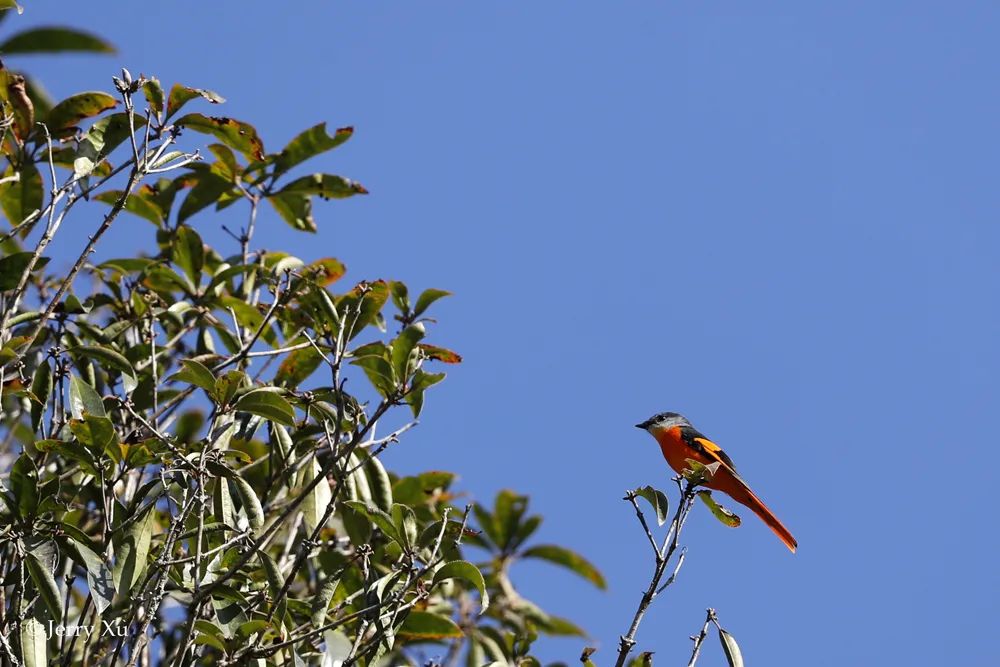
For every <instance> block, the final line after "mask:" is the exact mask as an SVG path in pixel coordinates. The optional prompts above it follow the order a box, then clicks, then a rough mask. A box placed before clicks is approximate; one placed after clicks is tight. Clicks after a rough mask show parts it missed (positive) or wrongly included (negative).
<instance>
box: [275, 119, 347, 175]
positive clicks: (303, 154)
mask: <svg viewBox="0 0 1000 667" xmlns="http://www.w3.org/2000/svg"><path fill="white" fill-rule="evenodd" d="M352 134H354V128H353V127H340V128H337V130H336V131H335V132H334V133H333V135H329V134H327V133H326V123H320V124H319V125H315V126H313V127H311V128H309V129H308V130H306V131H305V132H303V133H301V134H300V135H299V136H297V137H295V138H294V139H292V140H291V141H290V142H288V145H287V146H285V147H284V148H283V149H282V151H281V152H280V153H278V157H277V158H276V159H275V161H274V173H275V174H283V173H285V172H286V171H288V170H289V169H291V168H292V167H294V166H295V165H297V164H299V163H301V162H305V161H306V160H308V159H309V158H311V157H315V156H317V155H319V154H320V153H325V152H326V151H328V150H331V149H333V148H336V147H337V146H339V145H340V144H342V143H344V142H345V141H347V140H348V139H350V138H351V135H352Z"/></svg>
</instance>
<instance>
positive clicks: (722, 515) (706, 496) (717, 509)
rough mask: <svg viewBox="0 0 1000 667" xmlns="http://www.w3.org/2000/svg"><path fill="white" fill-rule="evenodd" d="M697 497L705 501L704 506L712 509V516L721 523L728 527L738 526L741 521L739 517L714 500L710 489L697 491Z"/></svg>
mask: <svg viewBox="0 0 1000 667" xmlns="http://www.w3.org/2000/svg"><path fill="white" fill-rule="evenodd" d="M698 497H699V498H701V501H702V502H703V503H705V506H706V507H708V509H709V510H711V511H712V516H714V517H715V518H716V519H718V520H719V521H720V522H721V523H722V524H723V525H725V526H729V527H730V528H738V527H739V525H740V524H741V523H742V520H741V519H740V517H738V516H737V515H736V514H734V513H733V512H732V511H730V510H728V509H726V508H725V507H723V506H722V505H720V504H719V503H717V502H715V498H713V497H712V492H711V491H704V490H702V491H699V492H698Z"/></svg>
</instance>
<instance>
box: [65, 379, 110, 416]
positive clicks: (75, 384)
mask: <svg viewBox="0 0 1000 667" xmlns="http://www.w3.org/2000/svg"><path fill="white" fill-rule="evenodd" d="M69 407H70V413H71V414H72V415H73V418H74V419H83V416H84V413H88V414H92V415H95V416H97V417H106V416H107V412H105V411H104V402H103V401H102V400H101V395H100V394H98V393H97V391H96V390H95V389H94V388H93V387H91V386H90V385H89V384H87V383H86V382H84V381H83V380H81V379H80V378H79V376H77V375H76V374H71V375H70V378H69Z"/></svg>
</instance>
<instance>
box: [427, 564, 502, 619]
mask: <svg viewBox="0 0 1000 667" xmlns="http://www.w3.org/2000/svg"><path fill="white" fill-rule="evenodd" d="M445 579H463V580H465V581H467V582H469V583H470V584H472V585H473V586H475V588H476V590H477V591H479V597H480V599H481V600H482V603H481V605H480V609H479V614H480V615H482V614H483V612H485V611H486V609H487V608H488V607H489V606H490V594H489V593H488V592H487V591H486V580H485V579H483V573H482V572H480V571H479V568H477V567H476V566H475V565H473V564H472V563H470V562H469V561H465V560H453V561H451V562H450V563H446V564H444V565H443V566H441V569H439V570H438V571H437V572H435V573H434V583H435V584H437V583H439V582H441V581H444V580H445Z"/></svg>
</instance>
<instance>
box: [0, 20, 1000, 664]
mask: <svg viewBox="0 0 1000 667" xmlns="http://www.w3.org/2000/svg"><path fill="white" fill-rule="evenodd" d="M221 6H222V5H220V7H221ZM206 7H207V5H206V4H204V3H192V2H178V3H152V4H147V5H144V6H143V8H142V9H141V11H140V10H137V9H131V10H128V11H127V10H126V9H125V6H124V5H122V4H121V3H112V2H91V3H87V10H86V11H80V12H74V13H73V15H72V16H70V17H67V16H66V12H65V11H64V9H63V8H62V7H61V5H60V4H58V3H47V4H46V3H38V4H37V5H31V4H29V6H28V7H27V9H26V11H25V13H24V15H23V16H22V17H20V18H11V19H8V21H7V22H6V23H5V24H4V25H3V26H2V30H3V31H8V32H9V31H10V30H12V29H14V28H19V27H24V26H28V25H36V24H51V23H72V24H73V25H76V26H81V27H88V28H90V29H92V30H94V31H96V32H99V33H101V34H103V35H105V36H107V37H108V38H109V39H111V40H112V41H113V42H114V43H116V44H117V45H118V46H119V48H120V54H119V55H117V56H113V57H75V58H73V59H51V58H43V57H34V58H30V59H29V58H21V59H19V60H18V61H17V62H16V63H14V64H16V65H18V66H24V67H26V68H28V69H31V70H32V71H34V72H36V73H38V74H40V75H41V78H42V79H43V80H44V81H45V82H46V83H47V84H48V86H49V87H50V88H51V89H52V92H53V93H54V94H55V95H57V96H59V95H67V94H70V93H73V92H78V91H80V90H87V89H95V88H96V89H109V88H110V77H111V75H112V74H114V73H116V71H117V68H118V67H120V66H122V65H125V66H127V67H129V68H130V69H131V70H132V72H133V73H138V72H144V73H146V74H153V75H156V76H157V77H159V78H160V79H161V80H162V81H164V83H165V84H167V85H169V84H170V83H172V82H175V81H179V82H182V83H185V84H187V85H191V86H198V87H206V88H212V89H214V90H217V91H218V92H220V93H221V94H222V95H224V96H225V97H227V98H228V100H229V101H228V103H227V105H226V107H225V108H224V113H226V114H227V115H232V116H234V117H237V118H240V119H244V120H247V121H249V122H251V123H253V124H255V125H256V126H257V128H258V129H259V130H260V131H261V134H262V135H263V137H264V140H265V144H266V145H267V147H268V148H271V149H276V148H278V147H280V146H282V145H283V144H284V142H285V141H287V140H288V139H289V138H290V137H291V136H292V135H293V134H294V133H295V132H297V131H298V130H299V129H302V128H305V127H307V126H310V125H313V124H314V123H316V122H319V121H322V120H327V121H329V122H330V123H331V125H332V126H339V125H354V126H355V127H356V130H357V132H356V134H355V136H354V138H353V139H352V140H351V141H350V142H349V143H348V144H346V145H345V146H343V147H342V148H340V149H338V150H337V151H335V152H333V153H331V154H329V155H327V156H325V157H324V158H322V159H321V160H318V161H317V162H316V163H315V164H311V166H312V167H314V168H315V169H317V170H323V171H332V172H334V173H342V174H344V175H347V176H350V177H353V178H356V179H358V180H360V181H361V182H362V183H364V184H365V185H366V186H367V187H368V188H369V189H370V190H371V192H372V194H371V196H369V197H366V198H355V199H354V200H350V201H345V202H334V203H331V204H328V205H325V206H324V207H322V208H321V209H320V211H319V212H318V215H317V219H318V222H319V225H320V233H319V234H318V235H317V236H315V237H306V236H304V235H299V234H293V233H291V232H289V231H287V228H286V227H285V226H284V224H283V223H281V222H280V221H279V220H277V219H276V218H275V217H273V216H269V217H266V218H265V219H263V220H262V222H261V226H260V229H259V231H258V234H259V237H258V239H259V240H260V242H261V243H262V244H263V245H265V246H268V247H272V248H281V249H286V250H289V251H291V252H294V253H296V254H298V255H299V256H301V257H303V258H304V259H315V258H318V257H322V256H331V255H332V256H336V257H339V258H341V259H342V260H344V261H345V262H346V263H347V265H348V267H349V269H350V272H349V274H348V278H350V279H355V280H359V279H362V278H375V277H387V278H395V279H402V280H405V281H407V282H408V283H410V284H411V287H412V288H413V289H419V288H422V287H430V286H433V287H443V288H450V289H453V290H454V291H455V292H456V296H455V297H453V298H452V299H450V300H448V301H447V302H442V303H441V304H440V307H439V308H438V312H437V314H438V316H439V317H440V324H439V325H438V327H437V329H436V333H435V334H434V336H435V339H436V340H437V341H438V342H441V343H442V344H447V345H449V346H451V347H454V348H455V349H457V350H459V351H460V352H461V353H463V355H464V356H465V359H466V363H465V364H463V365H462V366H461V367H458V368H456V369H455V370H454V371H453V372H452V375H451V377H450V378H449V381H448V382H447V383H445V384H444V385H442V386H441V387H439V388H436V389H435V390H434V391H433V394H432V395H429V397H428V402H427V408H426V413H425V418H424V420H423V423H422V424H421V425H420V427H419V428H418V429H416V430H415V431H414V432H413V434H412V437H410V438H407V439H406V440H405V441H404V443H403V444H401V445H400V446H398V447H397V448H396V449H394V450H390V451H389V452H388V453H387V454H386V461H387V463H388V464H389V465H390V466H391V467H394V468H395V469H397V470H400V471H403V472H407V471H417V470H421V469H433V468H444V469H449V470H455V471H458V472H459V473H460V474H461V476H462V479H461V486H462V488H463V489H465V490H467V491H468V492H469V493H470V494H472V496H473V497H475V498H477V499H485V500H489V499H491V498H492V496H493V494H494V493H495V491H496V490H497V489H499V488H503V487H511V488H514V489H516V490H518V491H521V492H526V493H529V494H531V496H532V507H533V509H534V510H536V511H539V512H541V513H543V514H544V515H545V516H546V522H545V524H544V525H543V528H542V529H541V531H540V534H539V537H540V539H542V540H544V541H551V542H557V543H563V544H566V545H569V546H572V547H574V548H576V549H578V550H579V551H581V552H583V553H585V554H586V555H587V556H588V557H589V558H591V559H592V560H593V561H594V562H595V563H596V564H597V565H598V566H599V567H600V568H601V569H602V570H603V571H604V573H605V574H606V575H607V577H608V580H609V583H610V590H609V591H608V592H605V593H602V592H599V591H596V590H591V589H589V588H588V587H587V585H586V584H584V583H581V582H580V581H578V580H577V579H575V578H574V577H572V575H569V574H564V573H563V572H560V571H553V569H551V568H549V567H546V566H541V565H539V566H535V565H531V564H527V563H525V564H520V565H518V566H517V568H516V569H515V571H514V572H515V581H516V583H517V584H518V585H519V586H520V587H522V588H523V590H524V592H525V594H526V595H528V596H529V597H531V598H533V599H534V600H535V601H537V602H538V603H540V604H541V605H542V606H543V607H545V608H546V609H549V610H550V611H552V612H555V613H560V614H563V615H568V616H571V617H573V618H574V619H576V620H578V621H579V622H581V623H582V624H583V625H584V626H585V627H586V628H588V629H589V630H590V631H591V632H592V633H593V635H594V640H593V642H596V643H598V644H599V646H600V647H601V650H600V652H599V653H598V654H597V655H596V656H595V658H596V659H599V662H600V664H605V663H608V662H611V661H612V660H613V652H614V646H615V642H616V638H617V636H618V634H620V633H622V632H623V631H624V630H625V629H626V627H627V625H628V622H629V620H630V619H631V615H632V612H633V610H634V608H635V604H636V602H637V600H638V596H639V592H640V591H641V589H642V588H643V587H644V585H645V582H646V581H647V580H648V571H649V569H650V567H651V563H649V562H648V558H647V556H648V554H647V551H646V549H647V546H646V544H645V542H644V540H645V538H644V537H643V535H642V533H641V531H640V530H639V528H638V526H637V525H636V524H635V520H634V516H633V515H632V514H631V513H630V511H629V508H628V506H627V505H626V504H625V503H624V502H622V501H621V500H620V498H621V496H622V494H623V491H624V490H625V489H627V488H632V487H636V486H639V485H642V484H655V485H658V486H661V487H664V488H666V487H669V485H670V484H669V481H668V480H669V473H668V472H667V470H666V467H665V464H664V463H663V462H662V460H661V459H660V456H659V453H658V451H657V450H656V448H655V446H654V443H653V441H652V440H651V439H650V438H649V437H648V436H646V435H645V434H643V433H641V432H639V431H637V430H636V429H635V428H633V427H632V424H635V423H636V422H638V421H640V420H641V419H644V418H646V417H648V416H649V415H650V414H652V413H654V412H658V411H662V410H676V411H680V412H683V413H685V414H686V415H687V416H688V417H690V418H691V419H692V421H694V423H695V425H696V426H698V427H699V428H700V429H701V430H703V431H704V432H706V433H707V434H709V435H710V436H712V437H714V438H715V439H716V440H717V441H719V442H720V443H721V444H722V445H723V446H724V447H726V449H727V450H728V451H729V453H730V454H731V456H732V457H733V458H734V459H735V460H736V462H737V464H738V465H739V467H740V469H741V471H742V473H743V474H744V476H745V477H746V478H747V479H748V480H749V481H750V482H751V484H752V485H753V486H754V487H756V489H757V490H758V491H759V492H760V494H761V495H762V496H763V497H764V498H765V500H766V501H767V502H768V503H769V504H770V505H771V507H772V508H773V509H774V510H775V512H776V513H777V514H778V515H779V516H780V517H781V518H782V520H783V521H785V523H786V524H787V525H788V526H789V527H790V528H791V529H792V531H793V532H794V533H795V535H796V537H797V538H798V540H799V543H800V545H801V547H800V551H799V553H798V554H796V555H794V556H791V555H789V554H788V552H787V551H786V550H785V549H784V547H782V546H781V544H780V543H779V542H778V541H777V540H776V539H775V538H774V536H773V535H771V533H770V532H768V531H767V530H766V528H764V527H763V525H761V524H760V523H759V522H757V521H756V520H754V519H753V517H752V516H749V515H748V516H746V517H745V518H746V521H745V523H744V526H743V527H742V528H740V529H738V530H730V529H726V528H724V527H722V526H721V525H719V524H717V523H716V522H714V520H712V519H711V518H710V517H709V516H708V515H707V513H705V512H700V511H699V512H697V513H696V515H695V517H694V519H693V520H692V523H691V524H690V527H689V529H688V530H689V532H687V534H686V539H685V540H684V542H685V543H686V544H687V545H688V546H689V548H690V551H689V557H688V560H687V563H686V565H685V567H684V569H683V571H682V572H681V575H680V578H679V581H678V583H677V584H676V585H675V586H674V587H673V588H672V589H671V590H670V591H669V593H668V594H667V595H666V596H665V597H663V598H661V599H659V600H658V601H657V602H656V604H655V606H654V608H653V610H652V611H651V613H650V614H649V615H648V616H647V618H646V620H645V622H644V624H643V626H642V627H641V629H640V633H639V642H640V644H639V648H640V649H642V650H655V651H656V652H657V660H658V661H659V662H660V663H661V664H666V663H668V662H672V663H674V664H678V663H680V662H681V661H683V660H685V659H686V657H687V653H688V651H689V645H690V642H689V640H688V638H687V637H688V635H689V634H691V633H693V632H695V631H696V630H697V627H698V626H699V624H700V621H701V618H702V617H703V610H704V608H705V607H707V606H713V607H715V608H716V609H717V610H718V612H719V615H720V618H721V619H722V622H723V623H724V624H725V625H726V626H727V627H728V629H729V630H730V631H731V632H732V633H733V634H734V635H735V636H736V638H737V639H738V640H739V642H740V644H741V646H742V647H743V652H744V655H745V657H746V660H747V663H748V664H750V665H775V666H783V665H789V666H790V665H801V664H812V665H831V666H833V665H837V666H839V665H845V664H850V665H882V664H909V665H941V664H961V665H970V666H975V665H984V666H985V665H987V664H992V663H991V662H990V657H991V656H993V655H995V649H994V648H993V647H992V644H993V637H992V635H993V634H994V633H995V631H996V624H997V621H998V620H1000V608H998V606H1000V603H998V601H997V599H998V594H1000V580H998V574H997V569H996V565H995V564H996V552H997V550H998V548H1000V538H998V536H997V533H996V530H995V528H996V519H995V516H994V514H995V512H994V510H993V504H994V503H995V493H994V492H993V491H992V489H991V488H990V487H991V485H992V486H994V487H995V485H996V482H997V474H996V470H997V464H998V462H1000V456H998V454H997V449H996V428H995V417H994V414H995V409H996V401H997V390H996V386H997V385H996V377H997V376H998V374H1000V359H998V354H997V351H996V350H997V338H998V337H997V334H998V333H1000V315H998V311H997V290H996V286H997V284H998V282H997V281H998V277H1000V276H998V268H997V248H998V242H1000V230H998V226H997V217H998V213H1000V189H998V188H997V187H996V179H997V170H998V169H997V168H998V157H997V156H998V155H1000V151H998V149H1000V141H998V140H1000V92H998V85H997V82H998V81H1000V42H998V41H997V39H996V35H997V30H998V28H1000V6H998V5H996V3H990V2H957V3H932V2H888V1H887V2H878V3H871V2H848V1H844V2H838V3H801V2H756V3H731V2H715V3H693V2H685V3H649V2H621V3H614V4H611V3H594V2H573V3H570V2H547V3H484V2H477V3H471V2H469V3H443V2H423V3H385V2H370V3H319V2H313V3H293V4H290V5H287V6H282V5H279V4H276V3H263V2H258V3H240V7H239V9H236V8H235V6H233V7H232V8H230V9H228V10H223V9H216V10H212V11H208V10H207V9H206ZM289 7H293V8H294V9H293V10H290V9H289ZM220 111H221V110H218V109H214V108H213V109H212V112H213V113H218V112H220ZM192 221H193V222H194V223H195V224H196V226H198V228H199V231H203V233H204V234H205V236H206V237H207V238H210V239H212V240H220V241H221V239H222V237H221V236H219V235H218V233H217V232H213V231H212V230H210V229H209V228H210V227H213V228H214V227H215V226H217V222H215V221H213V220H211V216H199V218H195V219H193V220H192ZM131 222H133V223H134V224H135V225H140V226H142V225H145V223H142V222H140V221H131ZM76 224H80V225H81V229H89V227H87V226H86V225H88V221H86V220H81V221H79V222H77V223H76ZM94 224H96V221H94ZM141 230H142V233H143V234H146V233H148V232H149V228H148V227H145V226H142V227H141ZM83 233H86V232H85V231H81V234H83ZM137 238H138V237H137V236H136V234H135V232H134V228H133V229H131V230H130V229H127V228H124V227H121V228H119V229H117V230H116V231H115V232H113V233H112V234H111V235H110V237H109V238H108V245H106V246H105V247H103V248H102V249H101V251H100V252H99V257H102V256H103V257H110V256H112V255H121V254H123V253H128V252H132V251H133V250H134V249H135V247H136V246H135V243H136V239H137ZM373 241H374V242H373ZM147 247H148V246H147ZM700 509H701V508H696V510H700ZM745 514H748V513H745ZM593 642H592V643H593ZM583 645H584V642H581V641H577V640H572V641H546V642H544V643H542V644H541V645H540V646H539V653H540V654H541V655H542V657H544V658H546V659H556V658H561V659H564V660H566V661H567V662H571V663H572V662H573V661H575V659H576V657H577V655H578V654H579V651H580V649H581V648H582V647H583ZM708 650H709V651H710V652H709V653H708V654H706V656H705V657H704V658H703V660H704V662H705V664H721V662H722V657H721V653H720V652H719V650H718V648H717V647H715V646H712V647H711V648H710V649H708Z"/></svg>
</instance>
